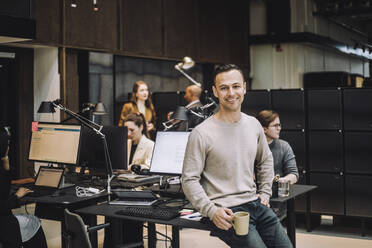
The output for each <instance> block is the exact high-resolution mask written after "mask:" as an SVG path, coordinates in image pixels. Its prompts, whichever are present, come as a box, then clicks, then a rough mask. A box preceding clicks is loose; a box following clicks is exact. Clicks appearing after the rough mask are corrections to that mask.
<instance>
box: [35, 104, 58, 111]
mask: <svg viewBox="0 0 372 248" xmlns="http://www.w3.org/2000/svg"><path fill="white" fill-rule="evenodd" d="M37 112H38V113H55V112H56V110H55V109H54V106H53V103H52V102H41V104H40V107H39V109H38V110H37Z"/></svg>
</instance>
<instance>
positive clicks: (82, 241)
mask: <svg viewBox="0 0 372 248" xmlns="http://www.w3.org/2000/svg"><path fill="white" fill-rule="evenodd" d="M65 223H66V234H67V237H68V240H67V245H68V246H67V247H68V248H92V245H91V244H90V240H89V236H88V232H87V227H86V225H85V224H84V222H83V219H82V218H81V217H80V216H79V215H77V214H74V213H71V212H70V211H69V210H68V209H65Z"/></svg>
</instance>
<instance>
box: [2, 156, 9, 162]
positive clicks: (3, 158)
mask: <svg viewBox="0 0 372 248" xmlns="http://www.w3.org/2000/svg"><path fill="white" fill-rule="evenodd" d="M1 160H2V161H4V160H9V157H8V155H7V156H5V157H2V158H1Z"/></svg>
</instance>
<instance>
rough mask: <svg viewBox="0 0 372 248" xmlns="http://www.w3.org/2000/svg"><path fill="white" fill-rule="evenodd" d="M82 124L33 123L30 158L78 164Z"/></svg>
mask: <svg viewBox="0 0 372 248" xmlns="http://www.w3.org/2000/svg"><path fill="white" fill-rule="evenodd" d="M80 130H81V126H80V125H63V124H56V123H37V124H36V125H33V131H32V134H31V144H30V151H29V155H28V159H29V160H32V161H40V162H51V163H59V164H72V165H76V163H77V162H78V155H79V144H80Z"/></svg>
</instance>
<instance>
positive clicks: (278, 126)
mask: <svg viewBox="0 0 372 248" xmlns="http://www.w3.org/2000/svg"><path fill="white" fill-rule="evenodd" d="M269 127H275V128H281V127H282V125H281V124H280V123H277V124H274V125H271V126H269Z"/></svg>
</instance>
